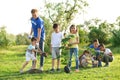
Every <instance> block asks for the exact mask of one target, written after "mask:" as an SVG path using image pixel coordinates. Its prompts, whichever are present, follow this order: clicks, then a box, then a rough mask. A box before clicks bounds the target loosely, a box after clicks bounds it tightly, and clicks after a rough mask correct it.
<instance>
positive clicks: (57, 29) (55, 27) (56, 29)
mask: <svg viewBox="0 0 120 80" xmlns="http://www.w3.org/2000/svg"><path fill="white" fill-rule="evenodd" d="M53 29H54V31H55V32H59V24H53Z"/></svg>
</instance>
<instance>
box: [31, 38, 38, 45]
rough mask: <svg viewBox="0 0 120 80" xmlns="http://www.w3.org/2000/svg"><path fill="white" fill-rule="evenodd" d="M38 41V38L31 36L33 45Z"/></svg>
mask: <svg viewBox="0 0 120 80" xmlns="http://www.w3.org/2000/svg"><path fill="white" fill-rule="evenodd" d="M36 41H37V39H36V38H35V37H32V38H31V43H32V44H33V45H36Z"/></svg>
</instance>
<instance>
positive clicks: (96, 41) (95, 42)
mask: <svg viewBox="0 0 120 80" xmlns="http://www.w3.org/2000/svg"><path fill="white" fill-rule="evenodd" d="M89 47H90V48H92V49H94V50H95V52H96V60H98V67H102V63H101V60H99V55H100V49H99V41H98V39H95V40H94V41H93V44H91V45H90V46H89Z"/></svg>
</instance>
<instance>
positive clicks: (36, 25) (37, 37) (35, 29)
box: [20, 9, 113, 72]
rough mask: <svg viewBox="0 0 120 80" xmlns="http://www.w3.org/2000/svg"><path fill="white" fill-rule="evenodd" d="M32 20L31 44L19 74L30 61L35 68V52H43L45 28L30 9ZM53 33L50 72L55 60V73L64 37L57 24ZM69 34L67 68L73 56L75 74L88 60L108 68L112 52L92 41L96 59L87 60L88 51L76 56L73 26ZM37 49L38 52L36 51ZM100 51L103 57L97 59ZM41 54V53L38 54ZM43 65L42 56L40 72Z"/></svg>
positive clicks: (36, 11) (75, 36)
mask: <svg viewBox="0 0 120 80" xmlns="http://www.w3.org/2000/svg"><path fill="white" fill-rule="evenodd" d="M31 14H32V18H31V24H32V28H31V32H30V35H32V34H33V37H32V38H31V44H30V45H29V46H28V48H27V51H26V62H25V63H24V64H23V66H22V68H21V69H20V72H23V69H24V68H25V66H26V65H27V64H28V63H29V61H30V60H31V59H32V67H31V69H35V68H36V61H37V59H36V54H35V53H36V52H40V50H41V51H42V52H44V41H45V28H44V21H43V20H42V19H41V18H40V17H39V16H38V10H37V9H32V10H31ZM53 30H54V31H53V33H52V35H51V46H50V50H51V54H52V67H51V69H50V71H51V72H54V71H55V61H56V60H57V68H56V71H60V55H61V50H60V47H61V41H62V39H63V38H65V37H66V36H65V35H64V34H63V33H62V32H61V31H60V26H59V24H53ZM69 30H70V33H69V34H68V35H72V36H73V37H72V38H71V39H70V40H69V41H68V45H67V47H69V50H70V52H69V60H68V64H67V65H68V67H69V68H71V62H72V56H73V54H74V56H75V63H76V67H75V72H79V67H80V66H83V63H89V60H91V61H92V64H93V63H94V62H93V61H94V60H97V61H98V66H102V64H101V61H103V62H105V63H106V64H105V66H109V62H111V61H112V60H113V56H112V52H111V50H110V49H108V48H105V46H104V44H99V42H98V40H94V42H93V44H92V45H90V48H93V49H95V50H96V51H97V54H96V56H95V57H96V59H93V58H92V57H91V56H90V57H91V58H90V59H88V58H87V56H88V55H90V52H89V51H88V50H85V51H84V52H83V54H82V55H80V56H79V55H78V50H79V48H78V44H79V35H78V33H77V28H76V26H75V25H71V26H70V29H69ZM36 46H37V49H38V48H39V50H36ZM100 51H103V53H104V56H103V58H102V59H98V57H99V55H100V53H99V52H100ZM40 54H41V53H40ZM43 64H44V56H43V55H41V56H40V70H41V71H43Z"/></svg>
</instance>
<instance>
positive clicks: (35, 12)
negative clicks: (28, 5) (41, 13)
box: [31, 9, 38, 19]
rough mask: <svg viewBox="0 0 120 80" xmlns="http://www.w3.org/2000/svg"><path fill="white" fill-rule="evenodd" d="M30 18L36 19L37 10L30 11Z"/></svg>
mask: <svg viewBox="0 0 120 80" xmlns="http://www.w3.org/2000/svg"><path fill="white" fill-rule="evenodd" d="M31 14H32V17H33V18H34V19H36V18H37V17H38V10H37V9H32V10H31Z"/></svg>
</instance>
